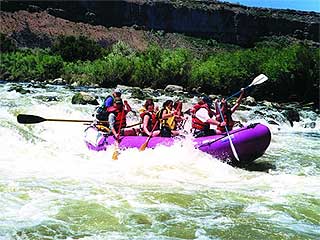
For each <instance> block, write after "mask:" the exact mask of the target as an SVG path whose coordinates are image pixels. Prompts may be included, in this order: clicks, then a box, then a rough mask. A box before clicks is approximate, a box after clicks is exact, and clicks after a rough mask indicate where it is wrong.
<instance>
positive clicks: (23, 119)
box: [17, 114, 108, 124]
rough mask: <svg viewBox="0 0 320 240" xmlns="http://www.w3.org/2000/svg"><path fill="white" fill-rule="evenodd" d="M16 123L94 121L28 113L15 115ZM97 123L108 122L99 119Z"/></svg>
mask: <svg viewBox="0 0 320 240" xmlns="http://www.w3.org/2000/svg"><path fill="white" fill-rule="evenodd" d="M17 120H18V123H22V124H35V123H41V122H45V121H49V122H81V123H88V122H94V121H93V120H78V119H55V118H49V119H47V118H43V117H39V116H35V115H28V114H19V115H18V116H17ZM99 123H108V121H100V122H99Z"/></svg>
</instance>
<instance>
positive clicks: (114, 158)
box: [112, 150, 119, 160]
mask: <svg viewBox="0 0 320 240" xmlns="http://www.w3.org/2000/svg"><path fill="white" fill-rule="evenodd" d="M118 155H119V152H118V150H115V151H114V152H113V154H112V160H118Z"/></svg>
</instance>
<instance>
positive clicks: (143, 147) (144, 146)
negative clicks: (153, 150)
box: [139, 141, 148, 152]
mask: <svg viewBox="0 0 320 240" xmlns="http://www.w3.org/2000/svg"><path fill="white" fill-rule="evenodd" d="M147 146H148V141H146V142H145V143H144V144H142V145H141V147H140V148H139V151H140V152H142V151H144V150H145V149H146V147H147Z"/></svg>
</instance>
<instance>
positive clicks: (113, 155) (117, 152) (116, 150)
mask: <svg viewBox="0 0 320 240" xmlns="http://www.w3.org/2000/svg"><path fill="white" fill-rule="evenodd" d="M123 114H124V109H123V110H122V118H121V120H120V125H119V130H118V136H117V138H116V144H115V149H114V152H113V154H112V159H113V160H118V155H119V139H120V132H121V125H122V121H123V119H124V118H125V117H126V116H123Z"/></svg>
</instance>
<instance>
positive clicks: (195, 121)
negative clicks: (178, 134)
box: [191, 104, 213, 130]
mask: <svg viewBox="0 0 320 240" xmlns="http://www.w3.org/2000/svg"><path fill="white" fill-rule="evenodd" d="M200 108H205V109H207V111H208V114H209V117H212V116H213V112H212V111H211V109H210V108H209V107H208V105H207V104H203V105H200V104H196V105H194V106H193V108H192V124H191V127H192V128H194V129H198V130H204V129H206V128H208V127H209V123H206V122H202V121H201V120H200V119H199V118H197V117H196V112H197V111H198V110H199V109H200Z"/></svg>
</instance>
